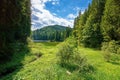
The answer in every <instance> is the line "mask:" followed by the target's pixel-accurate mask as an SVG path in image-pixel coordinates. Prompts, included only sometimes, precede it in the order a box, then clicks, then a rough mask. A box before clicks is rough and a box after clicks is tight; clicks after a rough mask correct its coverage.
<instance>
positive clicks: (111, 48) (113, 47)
mask: <svg viewBox="0 0 120 80" xmlns="http://www.w3.org/2000/svg"><path fill="white" fill-rule="evenodd" d="M102 51H103V52H104V58H105V60H106V61H107V62H111V63H117V64H118V63H120V55H119V54H120V45H119V43H118V42H117V41H114V40H113V41H110V42H104V43H103V44H102Z"/></svg>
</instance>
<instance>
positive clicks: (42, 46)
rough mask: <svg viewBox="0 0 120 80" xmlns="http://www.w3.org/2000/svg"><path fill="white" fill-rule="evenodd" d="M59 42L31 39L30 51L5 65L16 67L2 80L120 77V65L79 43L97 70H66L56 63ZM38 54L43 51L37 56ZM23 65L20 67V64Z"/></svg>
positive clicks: (109, 79) (106, 79)
mask: <svg viewBox="0 0 120 80" xmlns="http://www.w3.org/2000/svg"><path fill="white" fill-rule="evenodd" d="M59 44H60V43H59V42H43V43H30V44H29V45H28V46H29V47H30V49H31V51H30V52H29V53H27V54H25V53H24V54H18V55H16V56H17V57H15V58H13V60H12V61H10V62H9V63H7V64H4V65H0V68H1V70H2V67H3V66H4V67H5V68H6V67H8V68H9V67H10V66H13V65H16V64H17V65H18V67H16V66H15V68H16V69H15V70H14V71H12V72H11V73H9V74H7V75H5V76H3V77H1V78H0V80H120V73H119V71H120V65H117V64H112V63H108V62H106V61H105V60H104V57H103V54H102V52H101V51H98V50H94V49H89V48H82V47H79V51H80V53H81V54H82V55H84V56H86V58H87V59H88V63H90V64H91V65H93V67H94V68H95V71H94V73H91V74H85V75H84V74H78V73H77V72H75V71H73V72H72V73H71V75H69V74H67V73H66V71H68V70H67V69H65V68H63V67H61V66H60V65H59V64H57V60H58V59H57V57H56V53H57V51H58V48H59ZM36 54H37V55H38V54H42V56H40V57H38V56H36ZM19 66H20V67H19Z"/></svg>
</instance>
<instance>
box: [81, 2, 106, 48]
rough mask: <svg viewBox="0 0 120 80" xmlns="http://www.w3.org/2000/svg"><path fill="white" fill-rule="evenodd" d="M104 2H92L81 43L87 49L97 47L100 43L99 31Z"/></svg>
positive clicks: (100, 34)
mask: <svg viewBox="0 0 120 80" xmlns="http://www.w3.org/2000/svg"><path fill="white" fill-rule="evenodd" d="M104 4H105V0H93V1H92V4H91V8H90V13H89V17H88V19H87V22H86V24H85V27H84V30H83V33H82V42H83V44H84V45H85V46H87V47H99V46H100V45H101V43H102V33H101V29H100V23H101V17H102V15H103V10H104Z"/></svg>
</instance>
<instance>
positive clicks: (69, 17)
mask: <svg viewBox="0 0 120 80" xmlns="http://www.w3.org/2000/svg"><path fill="white" fill-rule="evenodd" d="M75 17H76V15H74V14H69V15H68V16H67V18H68V19H74V18H75Z"/></svg>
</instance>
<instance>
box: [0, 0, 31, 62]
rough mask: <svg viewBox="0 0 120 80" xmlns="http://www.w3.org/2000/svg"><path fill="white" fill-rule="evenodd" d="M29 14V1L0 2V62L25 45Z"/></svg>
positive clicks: (28, 27) (29, 22)
mask: <svg viewBox="0 0 120 80" xmlns="http://www.w3.org/2000/svg"><path fill="white" fill-rule="evenodd" d="M30 13H31V12H30V0H20V1H19V0H15V1H13V0H9V1H5V0H0V61H2V59H7V58H9V57H10V56H11V55H12V54H13V53H14V52H15V51H16V50H17V49H16V47H22V45H24V44H26V43H27V41H26V39H27V37H28V36H30V26H31V19H30ZM18 49H19V48H18Z"/></svg>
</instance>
